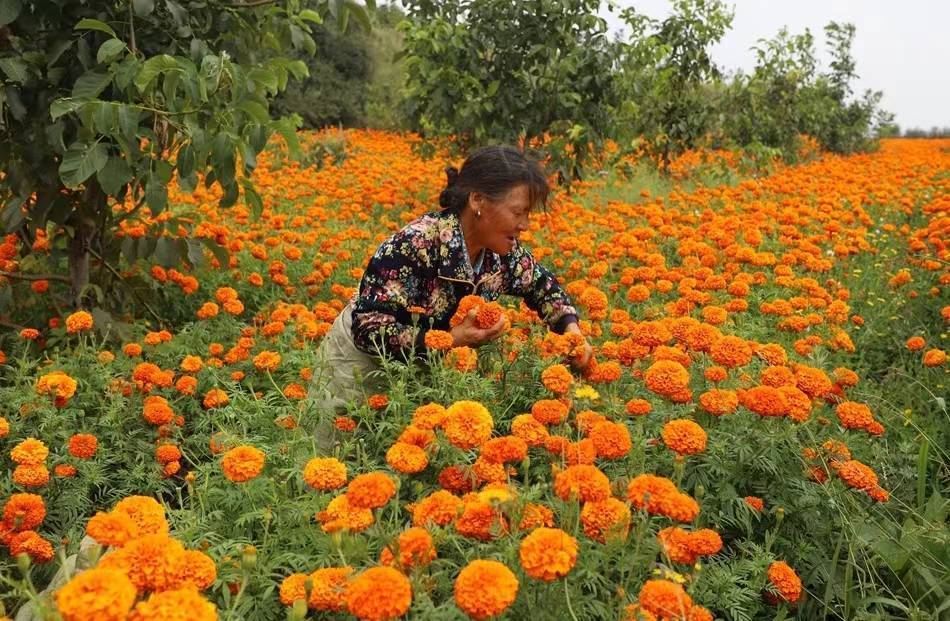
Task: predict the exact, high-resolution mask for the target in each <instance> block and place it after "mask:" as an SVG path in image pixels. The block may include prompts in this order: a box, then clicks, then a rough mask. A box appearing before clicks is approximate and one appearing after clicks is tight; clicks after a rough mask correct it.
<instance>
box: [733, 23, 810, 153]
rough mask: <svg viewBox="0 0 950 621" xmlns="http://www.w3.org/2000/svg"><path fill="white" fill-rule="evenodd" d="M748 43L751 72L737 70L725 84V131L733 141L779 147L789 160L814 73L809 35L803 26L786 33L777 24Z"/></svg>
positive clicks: (796, 144) (796, 150)
mask: <svg viewBox="0 0 950 621" xmlns="http://www.w3.org/2000/svg"><path fill="white" fill-rule="evenodd" d="M753 49H754V51H755V56H756V65H755V68H754V69H753V71H752V74H751V75H749V76H744V75H742V74H739V75H737V76H736V77H735V78H734V79H733V80H732V82H731V83H730V85H729V91H728V96H727V98H726V103H725V106H724V107H723V112H724V116H725V117H726V122H725V131H726V133H727V134H728V136H729V137H730V138H731V139H732V140H733V141H734V142H735V143H737V144H739V145H743V146H750V145H760V146H765V147H771V148H774V149H779V150H781V152H782V153H783V154H784V156H785V158H786V159H787V160H792V159H794V157H795V156H796V155H797V153H798V147H799V136H800V134H801V131H802V125H803V123H804V118H803V112H804V107H805V106H804V103H805V97H806V91H807V88H808V87H809V86H810V85H811V84H813V83H814V80H815V77H816V71H817V66H816V60H815V49H814V37H813V36H812V34H811V32H810V31H808V30H807V29H806V30H805V32H804V33H803V34H800V35H790V34H789V33H788V30H786V29H785V28H782V29H781V30H779V32H778V34H777V35H776V36H775V37H774V38H772V39H760V40H759V42H758V45H757V46H756V47H754V48H753Z"/></svg>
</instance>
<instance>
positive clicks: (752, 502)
mask: <svg viewBox="0 0 950 621" xmlns="http://www.w3.org/2000/svg"><path fill="white" fill-rule="evenodd" d="M743 500H744V501H745V504H747V505H748V506H749V508H751V509H752V510H753V511H755V512H756V513H760V512H761V511H762V509H764V508H765V503H764V502H762V499H761V498H759V497H758V496H746V497H745V498H743Z"/></svg>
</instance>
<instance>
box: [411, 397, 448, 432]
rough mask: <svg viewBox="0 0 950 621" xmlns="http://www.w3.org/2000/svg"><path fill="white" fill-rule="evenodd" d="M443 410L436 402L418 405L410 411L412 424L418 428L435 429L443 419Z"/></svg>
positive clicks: (440, 424)
mask: <svg viewBox="0 0 950 621" xmlns="http://www.w3.org/2000/svg"><path fill="white" fill-rule="evenodd" d="M445 411H446V410H445V407H443V406H441V405H439V404H438V403H426V404H425V405H420V406H419V407H417V408H416V409H415V411H414V412H413V413H412V424H413V425H414V426H416V427H418V428H419V429H437V428H439V427H441V426H442V423H443V422H444V421H445Z"/></svg>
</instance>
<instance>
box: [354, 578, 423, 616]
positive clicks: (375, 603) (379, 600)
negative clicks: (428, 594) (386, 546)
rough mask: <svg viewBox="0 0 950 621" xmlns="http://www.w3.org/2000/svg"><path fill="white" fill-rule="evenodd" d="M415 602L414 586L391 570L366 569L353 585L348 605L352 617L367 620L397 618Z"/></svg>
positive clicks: (355, 579)
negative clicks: (413, 597) (413, 599)
mask: <svg viewBox="0 0 950 621" xmlns="http://www.w3.org/2000/svg"><path fill="white" fill-rule="evenodd" d="M411 603H412V585H411V584H410V583H409V580H408V579H407V578H406V577H405V576H404V575H403V574H402V573H401V572H399V571H397V570H396V569H393V568H392V567H373V568H372V569H367V570H366V571H364V572H363V573H361V574H360V575H359V576H357V577H356V578H354V579H353V581H352V582H350V585H349V587H348V589H347V592H346V605H347V609H348V610H349V612H350V614H352V615H354V616H356V617H358V618H359V619H362V620H365V621H383V620H385V619H395V618H396V617H401V616H402V615H404V614H406V612H407V611H408V610H409V605H410V604H411Z"/></svg>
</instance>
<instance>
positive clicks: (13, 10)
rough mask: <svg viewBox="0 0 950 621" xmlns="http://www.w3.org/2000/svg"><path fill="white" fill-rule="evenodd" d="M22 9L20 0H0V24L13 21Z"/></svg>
mask: <svg viewBox="0 0 950 621" xmlns="http://www.w3.org/2000/svg"><path fill="white" fill-rule="evenodd" d="M21 10H23V5H22V4H21V3H20V0H0V26H6V25H7V24H9V23H11V22H13V20H15V19H16V18H17V17H19V15H20V11H21Z"/></svg>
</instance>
